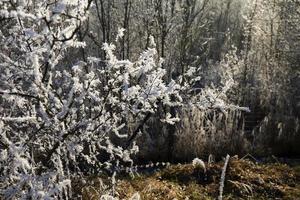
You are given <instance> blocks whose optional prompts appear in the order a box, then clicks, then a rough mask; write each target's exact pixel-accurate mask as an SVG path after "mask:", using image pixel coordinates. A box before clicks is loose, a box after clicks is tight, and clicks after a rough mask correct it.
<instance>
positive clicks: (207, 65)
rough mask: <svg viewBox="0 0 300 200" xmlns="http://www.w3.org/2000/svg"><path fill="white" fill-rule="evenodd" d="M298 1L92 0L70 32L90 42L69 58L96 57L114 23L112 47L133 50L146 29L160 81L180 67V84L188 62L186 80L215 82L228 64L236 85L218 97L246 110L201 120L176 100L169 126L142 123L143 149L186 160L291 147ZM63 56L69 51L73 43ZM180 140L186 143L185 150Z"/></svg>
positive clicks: (126, 54)
mask: <svg viewBox="0 0 300 200" xmlns="http://www.w3.org/2000/svg"><path fill="white" fill-rule="evenodd" d="M299 4H300V3H299V2H298V1H292V0H288V1H268V0H265V1H263V0H253V1H239V0H222V1H214V0H186V1H184V0H182V1H176V0H166V1H160V0H159V1H156V0H149V1H148V0H146V1H135V0H127V1H105V0H101V1H95V7H94V8H93V9H92V10H93V15H92V16H91V17H90V18H89V20H88V23H86V24H85V26H84V27H83V28H82V29H81V30H80V32H79V36H80V38H81V39H82V40H83V41H86V42H87V44H88V47H89V48H85V49H81V50H78V51H77V52H76V53H75V55H76V56H75V57H76V58H78V57H81V58H82V59H83V60H85V59H86V58H85V57H86V55H90V54H92V55H95V56H98V57H100V58H102V59H105V53H104V52H103V51H102V50H101V44H102V43H104V42H111V41H113V40H114V39H115V36H116V35H117V33H118V28H120V27H122V28H124V30H125V31H124V34H125V35H124V37H123V38H122V39H121V40H120V41H118V44H117V56H118V57H119V58H121V59H129V60H130V59H134V58H136V57H138V56H139V54H140V52H141V51H142V50H143V49H146V48H148V47H149V45H150V40H151V38H150V36H153V37H154V40H155V43H156V49H157V51H158V55H159V56H160V57H161V58H163V59H164V62H163V68H164V69H166V71H167V74H166V77H165V79H166V80H167V81H170V80H171V79H176V78H177V77H179V76H182V80H181V84H184V82H185V81H188V80H187V79H188V78H186V77H185V73H186V72H187V70H188V69H189V68H190V67H194V68H195V69H196V71H197V73H199V74H201V80H199V81H197V82H196V83H195V84H194V85H193V88H194V91H195V92H196V93H197V92H199V91H200V90H201V88H204V87H206V86H208V85H209V86H210V85H212V84H214V85H219V84H223V83H222V80H221V79H222V78H221V77H222V76H224V73H231V75H232V78H233V81H234V83H235V85H234V86H233V88H232V89H231V90H230V92H229V94H227V97H228V99H229V100H230V102H232V103H234V104H236V105H240V106H246V107H249V108H250V110H251V113H249V114H245V113H242V114H240V113H237V111H234V112H233V113H229V114H228V115H226V116H225V115H224V116H220V115H222V114H220V113H219V112H217V113H214V114H210V119H213V117H212V116H211V115H217V116H215V117H217V118H218V117H219V118H222V117H224V118H223V119H222V120H219V119H218V120H216V119H214V120H215V121H214V123H213V124H207V123H206V121H205V120H204V118H205V117H204V115H206V114H204V113H202V112H201V111H199V110H197V109H193V108H190V107H188V108H182V110H180V114H179V116H180V118H181V119H182V121H181V122H179V124H178V125H176V128H175V129H173V130H170V132H171V133H170V132H168V130H165V129H163V128H162V127H161V126H159V125H157V124H158V123H159V120H155V119H153V120H154V121H153V122H152V124H151V125H149V130H147V137H148V138H147V143H149V144H151V145H146V146H145V148H150V149H143V150H145V154H146V155H143V156H142V157H144V156H150V154H153V156H155V155H156V156H158V157H156V158H153V159H162V160H165V159H171V157H170V154H171V153H170V152H168V151H176V153H174V155H173V156H174V157H178V156H179V157H180V158H178V159H191V158H193V157H195V156H197V155H198V156H200V155H203V154H204V155H205V154H209V153H212V152H213V153H214V154H218V153H221V152H224V151H223V150H224V149H226V151H225V152H232V153H235V154H243V153H244V152H248V151H251V152H255V153H257V154H264V155H268V154H276V155H282V156H283V155H284V156H292V155H299V148H297V145H298V144H299V142H300V137H299V134H298V133H299V110H300V109H299V98H300V97H299V85H300V82H299V65H300V61H299V58H300V55H299V54H300V52H299V25H298V24H299V20H300V16H299V14H300V13H299V12H300V11H299V9H300V8H299ZM67 60H68V61H72V60H74V52H73V54H72V55H70V57H68V58H67ZM75 60H76V59H75ZM209 112H210V111H209ZM218 123H220V124H218ZM154 124H155V125H154ZM224 124H225V125H224ZM153 125H154V126H153ZM153 127H158V128H157V129H156V128H153ZM174 130H176V131H174ZM173 134H174V135H173ZM173 137H174V138H173ZM170 138H171V139H170ZM172 138H173V139H172ZM175 138H176V139H175ZM244 138H247V141H244ZM143 140H145V138H143ZM170 141H172V142H170ZM143 142H144V141H143ZM186 142H187V143H186ZM170 143H171V144H170ZM182 145H185V146H186V145H187V146H190V147H192V148H188V149H186V150H184V149H182V148H180V147H181V146H182ZM206 145H207V146H206ZM176 146H178V147H179V148H177V147H176ZM142 148H143V147H142ZM168 148H169V149H168ZM170 149H171V150H170ZM159 152H160V153H159ZM161 152H165V153H164V154H162V153H161ZM172 154H173V153H172ZM160 156H163V158H162V157H160ZM173 156H172V158H173Z"/></svg>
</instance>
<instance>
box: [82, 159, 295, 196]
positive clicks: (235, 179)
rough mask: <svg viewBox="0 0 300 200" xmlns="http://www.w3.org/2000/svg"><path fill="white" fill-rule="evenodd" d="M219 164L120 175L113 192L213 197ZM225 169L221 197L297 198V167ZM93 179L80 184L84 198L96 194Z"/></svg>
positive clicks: (240, 163) (239, 165) (238, 164)
mask: <svg viewBox="0 0 300 200" xmlns="http://www.w3.org/2000/svg"><path fill="white" fill-rule="evenodd" d="M222 166H223V163H222V162H221V163H216V164H212V165H211V166H208V167H207V173H206V174H205V173H204V172H203V171H202V169H199V168H194V167H193V166H192V165H191V164H187V165H171V166H169V167H167V168H165V169H163V170H162V171H160V172H157V173H155V174H153V175H151V176H143V175H141V176H139V177H135V178H130V177H119V178H120V180H119V181H118V183H117V186H116V191H117V192H116V193H117V194H118V196H119V198H120V199H129V198H130V197H131V196H132V195H133V194H134V193H136V192H139V194H140V195H141V198H142V199H145V200H153V199H157V200H169V199H170V200H171V199H172V200H173V199H178V200H181V199H182V200H185V199H195V200H196V199H197V200H198V199H199V200H201V199H216V197H217V196H218V188H219V180H220V175H221V170H222ZM227 170H228V171H227V174H226V180H225V188H224V199H300V173H299V170H294V169H292V168H290V167H288V166H287V165H284V164H268V165H261V164H254V163H253V162H251V161H246V160H237V159H236V160H234V159H231V160H230V162H229V165H228V169H227ZM92 179H94V180H96V178H92ZM92 182H94V183H93V184H86V185H84V186H81V188H82V190H81V191H85V192H84V193H81V194H82V195H83V197H84V198H83V199H96V198H98V197H99V195H100V193H101V192H100V191H97V192H95V191H93V190H91V189H87V188H92V187H93V188H99V185H97V184H99V181H98V182H97V181H92ZM95 190H97V189H95ZM88 191H90V192H88ZM97 195H98V196H97Z"/></svg>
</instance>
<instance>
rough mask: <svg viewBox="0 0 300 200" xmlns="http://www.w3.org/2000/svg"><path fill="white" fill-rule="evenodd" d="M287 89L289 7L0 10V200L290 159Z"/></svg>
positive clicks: (296, 22)
mask: <svg viewBox="0 0 300 200" xmlns="http://www.w3.org/2000/svg"><path fill="white" fill-rule="evenodd" d="M299 86H300V2H299V1H297V0H53V1H46V0H40V1H37V0H2V1H0V199H1V195H3V197H4V198H5V199H15V198H17V199H19V198H20V199H26V198H29V197H30V198H32V199H51V198H54V199H55V198H61V199H63V198H66V197H68V196H71V195H70V194H71V189H70V188H72V187H71V180H72V178H74V177H73V174H74V176H79V177H80V176H81V177H82V176H84V175H95V174H96V173H100V172H101V171H102V170H104V171H107V172H108V173H111V178H112V185H114V183H115V176H116V171H117V170H116V169H118V167H120V166H133V165H134V164H145V163H149V162H171V163H176V162H186V161H191V160H192V159H193V158H195V157H199V158H207V157H209V156H210V157H211V156H214V157H216V159H217V160H218V159H220V158H221V157H222V156H226V154H230V155H240V156H243V155H245V154H247V153H251V154H252V155H255V156H257V157H266V156H270V155H275V156H278V157H297V156H299V155H300V149H299V144H300V124H299V116H300V87H299ZM228 159H229V158H228ZM112 190H114V189H112Z"/></svg>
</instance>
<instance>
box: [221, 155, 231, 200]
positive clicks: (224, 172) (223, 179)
mask: <svg viewBox="0 0 300 200" xmlns="http://www.w3.org/2000/svg"><path fill="white" fill-rule="evenodd" d="M229 158H230V156H229V155H228V154H227V156H226V158H225V163H224V166H223V169H222V174H221V180H220V188H219V197H218V200H222V199H223V189H224V182H225V175H226V169H227V165H228V162H229Z"/></svg>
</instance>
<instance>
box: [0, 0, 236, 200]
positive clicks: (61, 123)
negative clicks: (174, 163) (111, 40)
mask: <svg viewBox="0 0 300 200" xmlns="http://www.w3.org/2000/svg"><path fill="white" fill-rule="evenodd" d="M91 6H93V4H92V1H91V0H84V1H82V0H78V1H76V0H74V1H70V0H58V1H53V2H49V1H48V0H40V1H31V0H22V1H1V2H0V8H1V9H0V17H1V20H2V19H3V20H4V21H6V22H7V23H5V25H4V27H3V28H2V29H1V32H0V44H1V46H0V50H1V51H0V72H1V74H0V86H1V88H0V94H1V96H0V102H1V106H0V110H1V116H0V150H1V153H0V166H1V167H0V170H1V171H0V182H1V185H0V194H1V195H2V196H4V198H5V199H27V198H32V199H62V198H68V197H69V196H71V195H72V188H71V180H72V178H74V176H81V175H82V173H90V174H91V173H95V171H92V170H101V169H103V168H106V169H107V170H110V171H111V172H113V173H112V174H113V175H112V184H113V185H114V184H115V182H116V180H115V172H114V169H115V168H117V167H118V165H119V164H120V162H125V163H129V164H132V160H131V155H132V154H135V153H136V152H137V151H138V147H137V146H136V144H135V139H136V136H137V135H138V134H141V133H142V131H143V126H144V124H145V123H146V122H147V120H148V119H149V118H150V117H151V116H152V115H154V116H155V115H156V113H157V111H158V108H159V107H160V106H162V107H168V108H171V107H174V106H177V107H179V106H182V105H183V103H185V102H186V103H187V104H188V105H189V104H195V105H197V106H198V107H199V108H201V109H208V108H210V109H220V110H226V109H227V108H229V107H228V106H227V105H226V104H225V102H224V101H223V100H222V98H221V97H223V96H224V95H225V93H224V92H223V89H224V88H226V90H227V89H228V87H230V85H231V84H230V82H229V83H228V84H225V85H224V87H222V88H223V89H222V90H221V93H217V92H216V91H217V90H218V88H209V87H208V88H206V89H204V90H203V91H202V92H201V93H198V94H195V95H194V94H192V92H191V90H192V88H191V86H192V85H193V83H194V82H195V81H196V80H198V79H199V77H198V76H197V75H196V73H195V72H196V71H195V70H193V69H189V70H188V71H187V75H186V76H189V77H190V78H189V81H187V82H185V84H184V85H179V84H178V83H181V80H180V79H181V77H179V79H178V80H171V81H169V82H166V81H165V78H164V77H165V74H166V70H165V69H164V68H163V66H162V60H161V59H159V58H158V57H157V55H156V54H157V52H156V48H155V44H152V47H151V48H148V49H146V50H145V51H144V52H142V53H141V54H140V57H139V58H138V59H137V60H135V61H129V60H119V59H118V58H117V57H116V55H115V53H114V51H115V48H116V46H115V45H114V44H108V43H105V44H103V50H104V51H105V55H106V59H105V60H100V59H99V58H96V57H91V56H88V57H87V59H86V60H85V61H83V60H80V59H78V60H77V61H76V62H74V63H71V64H66V62H64V58H65V57H66V56H67V55H68V54H70V53H72V50H73V49H76V48H85V43H84V42H81V41H79V40H78V38H77V32H78V30H80V28H81V26H82V24H84V23H85V20H86V19H87V18H88V16H89V8H90V7H91ZM122 32H123V30H120V34H118V37H117V39H118V38H119V37H122ZM217 94H219V95H217ZM183 96H184V97H185V98H183ZM185 99H189V100H188V101H186V100H185ZM160 118H161V120H160V121H161V122H163V123H167V124H170V125H174V124H175V123H176V122H178V121H179V118H178V117H176V116H173V115H171V114H170V113H169V112H165V113H164V114H163V115H161V116H160ZM116 138H117V139H116ZM103 152H105V155H106V156H107V157H106V158H105V159H103ZM112 193H113V191H112ZM110 195H111V194H110ZM107 198H110V197H109V196H107ZM137 198H138V197H137Z"/></svg>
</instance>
